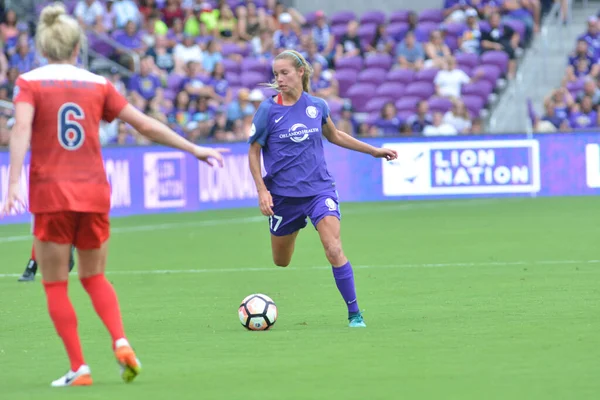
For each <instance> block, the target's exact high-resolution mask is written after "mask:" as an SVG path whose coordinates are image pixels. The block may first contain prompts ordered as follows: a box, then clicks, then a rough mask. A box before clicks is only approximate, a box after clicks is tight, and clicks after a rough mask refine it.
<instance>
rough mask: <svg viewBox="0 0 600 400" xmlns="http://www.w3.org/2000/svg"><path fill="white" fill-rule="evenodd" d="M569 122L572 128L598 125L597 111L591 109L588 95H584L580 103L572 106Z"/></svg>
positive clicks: (591, 105)
mask: <svg viewBox="0 0 600 400" xmlns="http://www.w3.org/2000/svg"><path fill="white" fill-rule="evenodd" d="M569 124H570V125H571V128H573V129H585V128H595V127H597V126H598V113H597V112H596V111H594V109H593V104H592V98H591V97H590V96H584V97H583V98H582V99H581V104H580V105H574V106H573V107H572V109H571V113H570V115H569Z"/></svg>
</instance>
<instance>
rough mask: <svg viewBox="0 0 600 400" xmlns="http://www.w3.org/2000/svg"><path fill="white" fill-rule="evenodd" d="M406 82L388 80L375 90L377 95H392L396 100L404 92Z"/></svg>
mask: <svg viewBox="0 0 600 400" xmlns="http://www.w3.org/2000/svg"><path fill="white" fill-rule="evenodd" d="M405 86H406V85H405V84H403V83H397V82H386V83H384V84H383V85H381V86H379V87H378V88H377V90H376V91H375V94H376V95H377V96H381V97H391V98H392V99H394V100H398V99H399V98H400V97H402V95H403V94H404V88H405Z"/></svg>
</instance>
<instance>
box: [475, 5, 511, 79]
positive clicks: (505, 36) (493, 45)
mask: <svg viewBox="0 0 600 400" xmlns="http://www.w3.org/2000/svg"><path fill="white" fill-rule="evenodd" d="M500 22H501V21H500V14H499V13H497V12H495V13H493V14H492V15H491V16H490V30H489V31H486V32H483V33H482V34H481V49H482V51H489V50H496V51H504V52H505V53H506V54H508V58H509V62H508V78H509V79H512V78H514V77H515V74H516V72H517V62H516V56H515V51H516V50H517V48H518V47H519V40H520V39H519V34H518V33H517V32H515V31H514V30H513V29H512V28H511V27H510V26H506V25H501V23H500Z"/></svg>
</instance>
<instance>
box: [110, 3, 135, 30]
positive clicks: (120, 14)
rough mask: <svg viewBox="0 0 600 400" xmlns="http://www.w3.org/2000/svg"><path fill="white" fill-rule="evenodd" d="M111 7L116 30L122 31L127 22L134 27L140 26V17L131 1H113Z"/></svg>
mask: <svg viewBox="0 0 600 400" xmlns="http://www.w3.org/2000/svg"><path fill="white" fill-rule="evenodd" d="M112 7H113V11H114V13H115V27H116V28H117V29H124V28H125V25H127V23H128V22H129V21H132V22H133V23H134V25H135V26H136V27H139V26H141V22H142V18H141V17H142V15H141V14H140V10H139V9H138V7H137V6H136V4H135V2H133V0H115V1H114V4H113V6H112Z"/></svg>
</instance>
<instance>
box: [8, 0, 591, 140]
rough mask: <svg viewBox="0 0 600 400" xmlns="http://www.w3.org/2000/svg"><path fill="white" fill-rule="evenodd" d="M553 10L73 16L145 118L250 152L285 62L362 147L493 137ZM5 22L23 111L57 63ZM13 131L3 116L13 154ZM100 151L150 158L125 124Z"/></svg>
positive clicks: (130, 9)
mask: <svg viewBox="0 0 600 400" xmlns="http://www.w3.org/2000/svg"><path fill="white" fill-rule="evenodd" d="M540 1H541V2H540ZM545 2H546V0H446V1H445V2H444V4H443V6H442V7H440V8H439V9H435V10H424V11H422V12H420V13H416V12H413V11H410V10H399V11H395V12H392V13H388V14H384V13H382V12H379V11H373V12H369V13H365V14H363V15H361V16H358V15H356V14H355V13H353V12H351V11H340V12H336V13H334V14H332V15H326V14H325V13H324V12H322V11H315V12H311V13H308V14H306V15H303V14H301V13H300V12H298V11H297V10H295V9H294V8H288V7H286V6H285V5H283V4H282V3H280V2H278V1H276V0H218V1H202V0H139V1H134V0H75V1H73V0H71V1H69V0H67V1H65V2H64V3H65V5H66V6H67V8H68V9H69V11H70V12H71V13H72V14H73V15H74V16H75V17H76V18H77V19H78V20H79V21H80V23H81V24H82V26H84V27H85V29H86V32H87V37H88V45H89V48H90V49H91V50H93V51H94V52H95V53H96V54H99V55H102V56H103V57H105V58H106V59H109V60H112V61H113V62H116V63H118V64H120V65H121V66H123V67H125V68H127V69H129V70H131V71H132V72H133V74H132V75H131V76H128V75H130V74H123V73H122V72H123V70H121V69H119V68H115V67H112V68H108V69H102V70H99V71H95V72H98V73H102V74H104V75H106V76H107V78H108V79H110V80H111V81H112V82H113V83H114V84H115V85H116V86H117V88H118V89H119V90H120V91H121V92H122V93H123V94H124V95H125V96H127V98H128V99H129V101H130V102H131V103H132V104H134V105H135V106H136V107H138V108H139V109H142V110H144V111H145V112H146V113H147V114H150V115H152V116H153V117H155V118H157V119H159V120H161V121H164V122H165V123H167V124H169V125H170V126H171V127H172V128H173V129H174V130H176V131H177V132H179V133H180V134H181V135H182V136H185V137H186V138H188V139H189V140H193V141H207V140H208V141H210V140H214V141H239V140H245V139H246V137H247V134H248V132H249V129H248V127H249V126H250V124H251V120H252V116H253V114H254V111H255V110H256V107H257V105H258V104H260V102H261V101H262V100H264V99H265V98H266V96H269V95H272V92H270V91H269V90H268V89H265V88H264V87H262V86H261V85H260V84H261V83H264V82H268V81H269V80H270V79H272V73H271V60H272V59H273V57H275V56H276V55H277V54H278V53H280V52H281V51H283V50H285V49H296V50H298V51H300V52H302V53H303V54H304V55H305V57H306V58H307V59H308V60H309V61H310V62H311V63H312V65H313V66H314V70H315V73H314V76H313V78H312V80H311V90H312V92H313V93H314V94H316V95H318V96H321V97H323V98H325V99H326V100H327V101H328V103H329V105H330V108H331V110H332V116H333V118H334V121H336V123H337V124H338V125H339V126H340V129H343V130H345V131H347V132H348V133H350V134H353V135H356V136H383V135H409V136H421V135H425V136H434V135H457V134H470V133H480V132H481V130H482V125H483V120H482V116H484V115H485V112H486V107H489V105H490V98H492V97H491V96H493V93H494V92H495V91H497V90H498V87H499V86H498V84H501V82H502V80H504V79H512V78H513V77H514V75H515V71H516V65H517V64H516V59H517V58H518V56H519V53H520V52H521V51H522V48H523V47H526V45H527V43H528V42H529V40H530V39H531V37H532V36H533V35H535V33H536V32H537V31H538V29H539V23H540V18H541V15H542V13H543V12H542V8H543V5H544V4H545ZM42 6H43V5H40V6H38V8H37V10H36V12H37V13H39V11H40V10H41V7H42ZM2 14H3V15H1V16H0V17H1V18H2V19H1V20H2V23H1V24H0V41H1V45H2V46H3V52H0V82H4V83H3V84H2V85H1V86H0V100H4V101H10V99H11V98H12V91H13V87H14V82H15V80H16V78H17V76H18V75H19V74H20V73H24V72H27V71H29V70H31V69H33V68H35V67H38V66H41V65H44V64H45V62H46V60H44V59H43V57H41V56H40V55H39V54H37V53H36V52H35V46H34V41H33V35H34V33H35V32H34V28H35V27H34V24H27V23H26V22H24V21H19V20H18V18H17V15H16V14H15V13H14V12H13V11H12V10H6V11H5V12H3V13H2ZM32 20H34V18H33V19H32ZM114 43H116V44H117V45H114ZM131 54H136V55H137V56H139V60H140V62H139V66H137V64H136V63H134V62H133V58H132V57H131ZM577 71H579V70H577ZM577 71H576V72H575V73H578V72H577ZM9 124H10V120H9V115H0V145H5V144H6V142H7V127H8V125H9ZM101 138H102V140H103V142H104V143H106V144H145V142H144V140H143V138H141V137H140V136H139V135H137V134H136V133H135V132H134V131H133V130H132V129H131V128H130V127H129V126H127V125H126V124H123V123H120V122H118V121H117V122H114V123H112V124H104V125H103V127H102V130H101Z"/></svg>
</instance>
